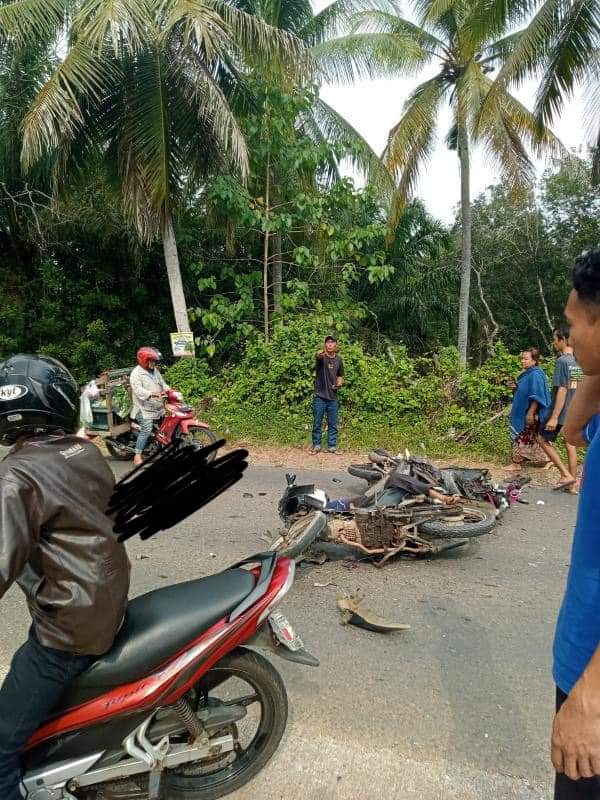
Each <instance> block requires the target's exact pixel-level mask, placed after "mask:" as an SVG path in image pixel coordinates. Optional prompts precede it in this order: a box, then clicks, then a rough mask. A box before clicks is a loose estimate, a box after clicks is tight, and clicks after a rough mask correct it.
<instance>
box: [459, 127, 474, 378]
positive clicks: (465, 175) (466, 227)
mask: <svg viewBox="0 0 600 800" xmlns="http://www.w3.org/2000/svg"><path fill="white" fill-rule="evenodd" d="M458 157H459V159H460V212H461V219H462V259H461V261H462V267H461V274H460V299H459V304H458V358H459V362H460V365H461V366H462V367H465V366H466V364H467V354H468V351H469V297H470V294H471V186H470V182H471V180H470V178H471V176H470V166H471V165H470V156H469V132H468V131H467V129H466V127H465V125H464V124H459V127H458Z"/></svg>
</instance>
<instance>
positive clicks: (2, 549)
mask: <svg viewBox="0 0 600 800" xmlns="http://www.w3.org/2000/svg"><path fill="white" fill-rule="evenodd" d="M78 407H79V391H78V387H77V384H76V383H75V380H74V379H73V377H72V376H71V375H70V374H69V372H68V371H67V370H66V369H65V368H64V367H63V366H62V364H60V363H59V362H57V361H55V360H54V359H51V358H47V357H44V356H26V355H17V356H13V357H12V358H9V359H8V360H7V361H5V362H3V363H0V443H1V444H4V445H7V444H12V445H14V446H13V448H12V450H11V451H10V452H9V454H8V455H7V456H6V458H5V459H4V460H3V461H2V462H1V463H0V598H2V596H3V595H4V594H5V593H6V591H7V590H8V588H9V587H10V586H11V585H12V584H13V583H17V584H18V585H19V587H20V588H21V589H22V590H23V592H24V593H25V596H26V598H27V603H28V606H29V611H30V613H31V616H32V621H33V622H32V626H31V629H30V632H29V638H28V639H27V641H26V643H25V644H24V645H23V646H22V647H21V648H20V649H19V650H18V651H17V653H16V654H15V656H14V658H13V662H12V665H11V668H10V671H9V673H8V675H7V677H6V680H5V681H4V684H3V685H2V688H1V689H0V798H2V800H20V798H21V793H20V789H19V785H20V780H21V774H20V763H19V754H20V752H21V750H22V748H23V746H24V745H25V743H26V742H27V740H28V739H29V737H30V736H31V735H32V734H33V733H34V732H35V730H37V728H38V727H39V726H40V725H41V724H43V723H44V722H45V721H46V720H47V719H48V717H49V716H50V715H51V713H52V711H53V709H54V708H55V707H56V705H57V703H58V701H59V700H60V697H61V695H62V694H63V692H64V690H65V688H66V686H67V685H68V684H69V683H70V682H72V681H73V680H74V679H75V678H76V677H77V676H78V675H79V674H80V673H81V672H83V671H84V670H85V669H86V668H87V667H88V666H90V664H91V663H92V662H93V661H94V660H95V658H97V657H98V656H100V655H102V654H104V653H105V652H106V651H107V650H109V649H110V647H111V646H112V644H113V641H114V638H115V636H116V633H117V632H118V630H119V627H120V625H121V623H122V621H123V618H124V615H125V610H126V607H127V593H128V590H129V571H130V565H129V560H128V558H127V554H126V552H125V549H124V547H123V545H121V544H119V543H118V541H117V538H116V536H115V535H114V534H113V531H112V522H111V520H110V519H109V518H108V517H107V516H106V514H105V509H106V507H107V504H108V500H109V498H110V496H111V494H112V491H113V486H114V479H113V476H112V473H111V471H110V469H109V467H108V465H107V464H106V463H105V461H104V459H103V457H102V455H101V454H100V452H99V450H98V449H97V448H96V447H95V445H93V444H92V443H91V442H88V441H86V440H83V439H80V438H78V437H77V436H75V435H74V433H75V431H76V430H77V423H78Z"/></svg>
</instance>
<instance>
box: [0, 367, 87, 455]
mask: <svg viewBox="0 0 600 800" xmlns="http://www.w3.org/2000/svg"><path fill="white" fill-rule="evenodd" d="M78 419H79V387H78V386H77V383H76V382H75V379H74V378H73V376H72V375H71V373H70V372H69V371H68V369H67V368H66V367H64V366H63V365H62V364H61V363H60V361H56V359H54V358H50V357H49V356H43V355H24V354H22V353H19V354H18V355H16V356H11V357H10V358H8V359H7V360H6V361H2V362H0V442H1V443H2V444H13V443H14V441H15V439H16V438H17V436H19V434H21V433H47V432H49V431H56V430H62V431H64V432H65V433H75V431H76V430H77V423H78Z"/></svg>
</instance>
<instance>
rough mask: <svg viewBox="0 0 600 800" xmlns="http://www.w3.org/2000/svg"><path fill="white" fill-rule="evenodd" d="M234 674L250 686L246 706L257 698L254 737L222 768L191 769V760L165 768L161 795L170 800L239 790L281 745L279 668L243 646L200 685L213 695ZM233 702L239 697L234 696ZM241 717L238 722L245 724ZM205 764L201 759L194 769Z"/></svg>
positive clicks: (283, 708) (284, 706) (212, 799)
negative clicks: (210, 769) (256, 725)
mask: <svg viewBox="0 0 600 800" xmlns="http://www.w3.org/2000/svg"><path fill="white" fill-rule="evenodd" d="M230 679H233V680H237V681H241V682H243V683H245V684H247V685H249V686H250V687H251V688H252V690H253V692H254V695H247V694H246V695H245V696H244V697H243V701H244V704H245V705H246V707H247V708H248V707H250V700H251V699H252V698H253V697H256V700H255V701H253V703H252V705H254V704H258V705H259V706H260V712H261V714H260V722H259V723H258V728H257V731H256V733H255V734H254V737H253V739H252V741H251V742H250V743H249V745H248V746H247V747H244V748H243V749H242V748H241V747H239V748H238V749H237V750H236V752H235V760H233V761H232V762H227V763H226V765H225V766H224V768H223V769H217V770H216V771H214V772H209V773H206V772H205V773H204V774H193V772H194V766H195V765H194V764H193V763H192V764H189V765H186V767H184V768H183V769H181V768H179V769H172V770H166V771H165V775H164V778H163V794H164V797H165V798H168V800H217V798H219V797H223V796H224V795H227V794H230V793H231V792H235V791H236V790H237V789H240V788H241V787H242V786H244V785H245V784H246V783H248V781H250V780H252V778H254V776H255V775H257V773H259V772H260V770H261V769H263V767H264V766H265V765H266V764H267V762H268V761H269V760H270V758H271V757H272V755H273V754H274V753H275V751H276V750H277V747H278V746H279V743H280V741H281V737H282V736H283V733H284V731H285V727H286V724H287V717H288V700H287V693H286V690H285V686H284V684H283V681H282V680H281V677H280V675H279V673H278V672H277V670H276V669H275V667H273V666H272V664H271V662H270V661H267V659H266V658H264V657H263V656H261V655H259V653H255V652H254V651H252V650H247V649H245V648H239V649H237V650H235V651H234V652H233V653H230V654H229V655H227V656H225V658H223V659H221V661H219V663H218V664H217V665H216V666H215V667H213V668H212V669H211V670H210V671H209V672H208V673H207V675H206V676H205V678H204V679H203V680H202V681H201V682H200V684H199V685H198V686H197V687H196V688H197V689H198V691H199V692H200V693H201V694H202V693H208V695H209V697H210V696H211V693H213V692H218V691H221V693H224V690H223V688H222V687H223V686H224V685H225V684H226V683H227V682H228V681H229V680H230ZM231 702H232V703H234V702H235V697H233V698H232V699H231ZM243 722H244V720H242V721H241V723H238V725H239V726H241V724H242V723H243ZM234 727H236V726H234ZM236 734H237V729H236ZM201 767H202V765H201V764H199V765H197V767H196V768H201Z"/></svg>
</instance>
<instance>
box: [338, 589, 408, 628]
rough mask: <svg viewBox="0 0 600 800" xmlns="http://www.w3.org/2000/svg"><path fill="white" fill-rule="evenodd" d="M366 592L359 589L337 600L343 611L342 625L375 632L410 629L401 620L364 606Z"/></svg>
mask: <svg viewBox="0 0 600 800" xmlns="http://www.w3.org/2000/svg"><path fill="white" fill-rule="evenodd" d="M364 599H365V596H364V594H362V592H361V591H360V590H359V589H357V590H356V591H355V592H352V594H347V593H344V594H343V595H340V596H339V597H338V600H337V606H338V608H339V610H340V611H341V612H342V619H341V624H342V625H356V626H357V627H359V628H364V629H365V630H367V631H374V632H375V633H393V632H394V631H407V630H410V625H405V624H403V623H400V622H391V621H390V620H388V619H385V618H384V617H382V616H380V615H379V614H377V613H376V612H374V611H371V610H370V609H368V608H365V607H364V606H363V600H364Z"/></svg>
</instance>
